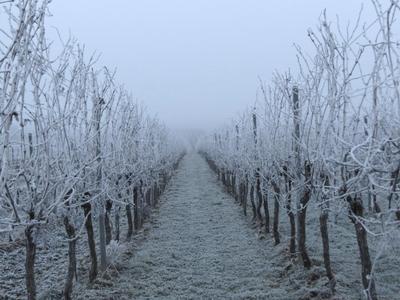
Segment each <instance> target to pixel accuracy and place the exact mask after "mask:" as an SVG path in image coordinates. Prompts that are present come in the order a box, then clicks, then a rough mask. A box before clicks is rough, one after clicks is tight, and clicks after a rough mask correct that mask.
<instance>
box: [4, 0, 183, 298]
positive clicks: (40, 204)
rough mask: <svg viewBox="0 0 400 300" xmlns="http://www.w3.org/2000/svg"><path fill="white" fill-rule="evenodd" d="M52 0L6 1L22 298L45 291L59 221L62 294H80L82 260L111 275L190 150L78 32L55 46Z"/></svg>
mask: <svg viewBox="0 0 400 300" xmlns="http://www.w3.org/2000/svg"><path fill="white" fill-rule="evenodd" d="M5 2H9V3H5ZM49 2H50V1H49V0H39V1H38V0H18V1H0V3H1V5H2V6H3V7H2V8H4V10H2V11H1V12H0V17H1V19H2V20H1V22H2V24H7V25H6V26H5V27H4V28H3V27H2V28H0V119H1V123H0V164H1V167H0V185H1V186H0V238H1V240H0V252H2V253H4V252H7V251H9V250H10V248H13V247H19V246H20V245H21V244H22V245H24V246H25V267H24V273H25V275H24V277H25V284H26V292H25V291H21V292H20V294H19V296H20V297H25V295H26V294H27V295H28V299H35V298H36V297H37V292H38V291H37V279H36V277H37V276H36V274H37V272H38V271H39V273H40V271H41V270H36V269H35V262H36V261H37V259H38V257H40V255H41V253H42V251H44V250H43V249H44V247H45V245H44V244H45V242H43V241H44V240H49V239H52V237H53V236H54V238H55V239H56V240H57V238H58V237H59V236H60V235H59V229H60V228H61V229H62V228H64V235H63V237H62V239H58V240H57V243H58V244H60V243H61V244H62V245H64V248H65V252H64V253H68V262H67V263H66V264H65V265H63V266H55V267H56V268H57V272H60V271H61V270H62V269H63V268H64V272H65V274H66V276H65V277H66V280H65V284H64V288H63V290H62V291H60V293H62V295H63V297H64V298H65V299H70V298H71V295H72V292H73V283H74V280H75V279H78V272H77V260H78V258H79V260H80V261H81V260H82V257H88V259H87V260H84V261H85V262H87V264H86V266H87V267H86V269H87V271H86V272H84V274H88V276H87V277H86V279H85V280H87V282H94V281H95V280H96V278H97V277H99V276H100V275H103V274H105V273H106V272H107V270H108V269H109V268H110V264H111V263H112V260H113V252H112V251H113V247H114V248H115V247H117V246H116V245H118V241H120V240H122V239H123V240H125V239H130V238H131V236H132V235H133V234H134V233H135V232H136V231H138V230H140V229H141V228H142V226H143V222H144V221H145V220H146V219H147V218H148V217H149V214H150V210H151V208H152V207H154V206H155V205H156V204H157V201H158V199H159V196H160V194H161V192H162V191H163V190H164V188H165V186H166V184H167V182H168V180H169V179H170V177H171V175H172V173H173V171H174V169H175V168H176V167H177V164H178V162H179V160H180V158H181V157H182V153H181V149H180V147H179V146H178V143H177V142H176V141H174V140H173V139H172V137H171V136H170V134H169V132H168V131H167V129H166V128H165V126H164V125H163V124H162V123H160V122H159V121H158V120H157V119H156V118H153V117H151V116H149V115H148V114H147V112H146V111H145V109H144V107H142V105H139V104H138V103H136V102H135V101H134V99H133V97H132V96H131V94H130V93H129V92H128V91H127V90H126V89H125V88H124V87H123V86H122V85H120V84H118V83H117V82H116V80H115V72H112V71H110V70H109V69H108V68H106V67H101V68H99V67H98V57H97V56H96V55H87V54H86V53H85V47H84V46H83V45H81V44H79V43H78V42H77V41H76V40H74V39H73V38H70V39H69V40H68V41H66V42H64V43H63V45H62V47H61V49H62V50H61V51H54V50H53V48H54V47H53V46H52V43H51V42H49V41H48V39H47V35H46V31H45V28H46V26H45V20H46V17H47V15H48V14H49V12H48V4H49ZM4 20H7V21H5V22H4V23H3V21H4ZM120 223H121V224H124V227H120ZM120 228H121V229H120ZM122 228H124V230H125V228H126V232H122ZM122 235H123V236H122ZM44 236H45V238H44ZM82 240H83V241H85V242H84V243H85V246H84V247H80V248H79V249H81V251H85V253H77V243H78V242H79V241H82ZM113 245H114V246H113ZM67 249H68V250H67ZM82 249H84V250H82ZM63 251H64V250H63ZM78 256H79V257H78ZM14 271H15V272H16V270H14ZM2 284H3V283H2ZM4 284H7V282H5V281H4ZM49 288H50V287H49ZM41 292H43V291H41ZM12 296H15V295H8V294H6V295H4V297H12ZM19 296H18V295H17V297H19ZM0 298H1V296H0Z"/></svg>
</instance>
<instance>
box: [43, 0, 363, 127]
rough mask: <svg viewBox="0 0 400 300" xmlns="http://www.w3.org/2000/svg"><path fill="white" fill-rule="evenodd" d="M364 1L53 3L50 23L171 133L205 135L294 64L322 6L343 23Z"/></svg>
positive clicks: (124, 0)
mask: <svg viewBox="0 0 400 300" xmlns="http://www.w3.org/2000/svg"><path fill="white" fill-rule="evenodd" d="M362 2H365V1H361V0H347V1H344V0H336V1H333V0H302V1H301V0H296V1H293V0H269V1H267V0H258V1H256V0H248V1H243V0H241V1H239V0H201V1H200V0H197V1H187V0H186V1H184V0H168V1H167V0H142V1H137V0H113V1H109V0H108V1H106V0H96V1H87V0H86V1H82V0H68V1H65V0H64V1H63V0H55V1H53V2H52V3H51V5H50V10H51V12H52V13H53V17H51V18H50V19H49V20H48V24H49V31H51V30H52V29H51V27H52V26H55V27H57V28H58V29H59V31H60V32H61V35H62V36H64V37H67V36H68V34H69V32H71V34H72V35H74V36H75V37H76V38H78V40H79V42H81V43H85V44H86V47H87V49H88V50H89V51H94V50H97V51H98V52H101V53H102V56H101V57H102V58H101V60H100V62H101V64H104V65H107V66H108V67H110V68H114V67H115V68H117V70H118V76H117V78H118V80H119V81H120V82H121V83H124V84H125V86H126V87H127V89H129V90H131V91H132V92H133V95H134V97H135V98H136V99H137V100H138V101H139V102H143V103H144V104H145V105H146V106H147V107H148V110H149V111H150V112H151V113H153V114H157V115H158V116H159V118H160V119H161V120H163V121H165V123H166V124H167V125H168V126H169V127H171V128H204V129H211V128H213V127H216V126H220V125H222V124H224V123H227V122H229V120H230V119H231V118H232V117H235V116H236V115H237V113H240V112H241V111H243V110H245V109H246V108H247V106H249V105H251V104H252V103H254V101H255V99H256V94H257V87H258V85H259V82H258V76H260V77H261V78H262V79H264V80H266V81H268V80H269V79H270V78H271V74H272V72H273V71H274V70H276V69H277V70H280V71H285V70H287V69H288V68H289V67H293V66H295V65H296V57H295V50H294V49H293V43H297V44H300V45H301V46H302V47H303V48H305V49H311V48H310V43H309V41H308V40H307V29H308V28H310V27H311V28H315V26H316V24H317V22H318V17H319V16H320V13H321V11H322V10H323V9H324V8H326V9H327V11H328V15H329V16H330V17H331V19H335V18H336V15H339V16H340V18H341V20H342V22H343V24H346V22H347V21H349V20H350V21H354V20H355V18H356V17H357V15H358V11H359V9H360V7H361V3H362ZM368 2H369V1H366V3H368ZM53 32H54V30H53ZM49 33H50V32H49ZM50 34H51V33H50Z"/></svg>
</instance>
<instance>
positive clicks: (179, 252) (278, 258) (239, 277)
mask: <svg viewBox="0 0 400 300" xmlns="http://www.w3.org/2000/svg"><path fill="white" fill-rule="evenodd" d="M152 227H153V228H152V229H150V231H149V234H148V236H147V237H146V240H145V241H144V242H143V243H141V245H140V246H139V247H138V248H137V249H136V251H135V253H134V255H133V257H132V258H131V259H129V260H128V261H127V262H126V264H127V265H126V268H124V272H123V274H121V276H119V278H118V279H117V283H116V284H114V285H113V286H112V287H106V288H105V289H104V290H103V289H99V290H97V291H93V290H92V291H87V293H84V294H81V295H80V298H82V299H87V298H89V297H90V298H93V299H103V297H104V299H110V297H111V298H113V299H149V298H162V299H178V298H179V299H225V298H227V299H286V300H287V299H298V298H299V297H302V296H304V295H308V293H309V291H310V290H311V291H312V287H310V289H309V288H308V285H307V283H306V280H307V274H305V273H304V272H302V271H301V273H300V275H299V277H300V279H299V280H300V281H301V285H299V286H297V287H296V285H294V286H292V287H291V290H290V289H289V288H288V287H289V285H291V284H294V283H296V282H297V281H296V278H292V279H290V278H288V277H286V273H287V272H288V271H289V270H290V269H291V268H292V267H293V266H292V264H290V263H289V262H287V261H286V260H285V255H284V253H281V252H282V250H279V249H273V246H272V243H270V242H266V240H264V239H259V238H258V235H257V234H256V233H257V232H256V230H255V229H254V228H252V226H251V223H250V222H249V220H248V219H246V218H244V217H243V215H242V213H241V209H240V208H239V207H238V206H237V205H236V204H235V203H234V200H233V199H232V198H231V197H230V196H228V195H227V194H226V193H225V192H224V191H223V189H222V187H221V186H220V185H219V184H218V183H217V180H216V176H215V174H213V173H212V171H211V170H210V169H209V167H208V166H207V164H206V162H205V161H204V159H203V158H201V157H200V156H199V155H198V154H189V155H187V156H186V157H185V158H184V160H183V161H182V163H181V166H180V169H179V171H178V173H177V174H176V175H175V177H174V179H173V181H172V182H171V184H170V186H169V188H168V189H167V191H166V193H165V195H164V197H163V199H162V204H161V209H160V211H159V214H158V215H157V216H156V217H155V223H154V224H153V226H152ZM303 284H304V285H305V286H306V288H303V287H302V285H303ZM313 284H314V283H313ZM300 287H301V288H300ZM320 290H321V289H319V290H318V289H317V291H314V293H313V292H311V294H314V295H318V291H320ZM289 291H290V292H291V294H288V292H289ZM322 291H326V289H324V288H322ZM105 294H106V295H107V296H105ZM318 297H319V296H318ZM318 297H317V298H316V299H318ZM307 299H308V298H307Z"/></svg>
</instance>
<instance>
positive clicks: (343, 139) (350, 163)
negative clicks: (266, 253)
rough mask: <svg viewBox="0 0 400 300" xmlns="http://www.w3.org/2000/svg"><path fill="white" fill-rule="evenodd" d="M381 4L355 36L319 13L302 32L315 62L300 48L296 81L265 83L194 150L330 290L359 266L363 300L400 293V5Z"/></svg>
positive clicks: (354, 29) (284, 78)
mask: <svg viewBox="0 0 400 300" xmlns="http://www.w3.org/2000/svg"><path fill="white" fill-rule="evenodd" d="M382 2H384V3H385V5H382V4H380V3H379V2H378V1H376V0H373V1H371V7H372V9H374V10H375V13H374V18H373V19H372V20H368V21H366V22H364V21H363V19H364V18H363V17H362V16H363V14H362V12H361V13H360V16H359V18H358V20H356V21H355V22H353V26H346V27H341V26H340V25H339V24H338V21H336V22H330V21H329V20H328V19H327V17H326V14H325V13H323V14H322V16H321V19H320V23H319V26H318V28H317V29H316V30H309V32H308V37H309V40H310V42H311V43H312V45H313V49H314V53H313V54H312V55H309V54H306V53H305V52H304V51H303V50H302V48H300V47H299V46H296V50H297V58H298V66H299V68H298V70H299V71H298V74H293V72H292V73H291V72H287V73H285V74H278V73H277V74H275V75H274V77H273V81H272V82H271V84H269V85H266V84H264V83H261V86H260V93H259V95H260V97H259V99H257V101H256V104H255V105H254V106H252V108H251V109H249V110H248V111H246V112H244V113H243V114H241V115H240V117H238V118H236V119H235V120H233V121H232V123H231V124H230V125H229V126H226V127H224V128H221V129H220V130H218V131H216V132H215V134H213V135H211V136H209V137H208V138H207V139H206V140H205V141H204V143H203V145H202V150H201V151H202V153H203V154H204V156H205V157H206V159H207V160H208V162H209V164H210V166H211V168H212V169H214V170H215V171H216V172H217V173H218V177H219V179H220V180H221V181H222V183H223V184H224V185H225V186H226V187H227V190H228V191H229V192H230V193H231V194H232V195H233V196H234V197H235V199H236V200H237V201H238V202H239V203H240V205H241V206H242V208H243V212H244V214H245V215H246V214H247V208H248V203H250V205H249V207H250V209H251V212H252V217H253V220H254V221H255V223H257V224H259V226H260V228H261V229H262V230H263V231H264V232H265V233H267V234H269V233H271V237H272V238H273V241H274V243H275V245H278V244H281V243H282V242H285V243H287V245H288V247H287V254H288V256H289V257H291V258H292V259H294V260H296V259H297V258H298V259H299V260H300V261H301V263H302V264H303V266H304V268H306V269H310V268H312V267H313V265H314V264H316V263H317V262H318V257H321V260H322V261H323V266H324V269H325V274H326V276H327V278H328V284H329V286H330V289H331V290H332V292H335V290H336V289H337V287H338V284H337V283H338V282H339V283H340V286H343V285H345V284H346V283H343V282H342V281H343V280H344V278H346V276H350V274H339V273H338V272H337V269H335V267H336V266H339V265H340V264H339V263H342V264H348V265H349V268H350V269H351V268H352V266H356V267H357V268H358V269H359V270H360V272H359V274H360V275H361V280H360V290H362V294H363V295H364V296H365V298H366V299H369V300H376V299H378V294H381V295H382V296H386V295H387V293H389V291H391V292H392V293H393V295H397V296H398V293H399V281H398V279H396V278H398V268H397V267H396V265H397V266H398V264H399V261H398V257H396V256H398V255H399V253H400V199H399V196H400V191H399V181H400V176H399V172H400V84H399V83H400V42H399V34H400V32H399V28H400V24H399V22H398V20H397V17H398V11H399V9H400V3H399V1H382ZM386 4H387V5H386ZM315 224H317V225H315ZM310 228H311V231H309V229H310ZM317 228H319V229H317ZM314 229H316V230H314ZM282 232H283V234H282ZM306 233H307V236H306ZM317 236H318V237H317ZM310 239H311V240H312V241H313V242H318V243H319V246H317V245H315V244H311V245H312V249H313V250H315V253H313V252H312V251H309V244H308V240H310ZM343 243H344V244H346V243H347V244H346V245H350V246H349V247H350V248H348V247H342V244H343ZM339 248H340V249H339ZM348 249H355V251H348ZM332 253H335V255H334V256H332ZM396 253H397V255H396ZM381 264H385V268H387V269H388V271H387V272H393V274H392V275H393V276H394V277H393V276H392V277H390V276H389V277H385V276H383V275H382V276H381V274H380V271H381V270H382V268H381ZM390 270H391V271H390ZM396 272H397V275H395V274H396ZM338 278H339V279H338ZM347 279H349V278H348V277H347ZM389 279H390V280H389ZM352 288H355V287H352Z"/></svg>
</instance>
